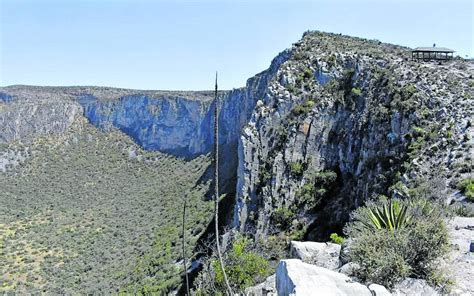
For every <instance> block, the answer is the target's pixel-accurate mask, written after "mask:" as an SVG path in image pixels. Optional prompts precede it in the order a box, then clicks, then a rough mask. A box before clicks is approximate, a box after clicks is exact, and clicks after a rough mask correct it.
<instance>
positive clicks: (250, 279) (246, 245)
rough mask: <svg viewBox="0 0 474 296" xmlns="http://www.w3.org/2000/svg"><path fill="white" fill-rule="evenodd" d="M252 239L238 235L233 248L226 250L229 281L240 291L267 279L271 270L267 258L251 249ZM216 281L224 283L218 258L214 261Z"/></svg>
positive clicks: (219, 283)
mask: <svg viewBox="0 0 474 296" xmlns="http://www.w3.org/2000/svg"><path fill="white" fill-rule="evenodd" d="M250 243H251V241H250V240H249V239H247V238H246V237H237V238H236V240H235V241H234V242H233V243H232V249H231V250H229V251H228V252H226V255H227V256H226V258H225V270H226V273H227V277H228V279H229V283H230V284H231V285H232V286H233V287H234V289H237V290H239V291H242V290H244V289H246V288H248V287H250V286H253V285H255V284H256V283H259V282H261V281H263V280H264V279H265V277H266V276H268V274H269V272H270V265H269V263H268V261H267V260H265V258H263V257H262V256H260V255H259V254H257V253H256V252H254V251H253V250H252V249H251V246H250ZM212 267H213V269H214V271H215V281H216V283H217V284H218V285H220V286H223V285H224V275H223V272H222V269H221V266H220V263H219V261H218V260H217V259H214V260H213V261H212Z"/></svg>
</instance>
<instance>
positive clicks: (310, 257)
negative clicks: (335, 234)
mask: <svg viewBox="0 0 474 296" xmlns="http://www.w3.org/2000/svg"><path fill="white" fill-rule="evenodd" d="M340 252H341V245H338V244H333V243H318V242H299V241H292V242H291V249H290V254H291V257H292V258H295V259H301V261H303V262H305V263H309V264H314V265H316V266H319V267H324V268H328V269H331V270H336V269H337V268H339V265H340V262H339V254H340Z"/></svg>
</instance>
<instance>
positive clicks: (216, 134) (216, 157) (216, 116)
mask: <svg viewBox="0 0 474 296" xmlns="http://www.w3.org/2000/svg"><path fill="white" fill-rule="evenodd" d="M214 103H215V105H216V106H215V112H214V165H215V176H214V178H215V182H214V183H215V184H214V185H215V189H214V194H215V199H214V220H215V232H216V248H217V256H218V257H219V263H220V265H221V269H222V275H223V277H224V281H225V285H226V288H227V293H228V294H229V295H233V293H232V288H231V287H230V284H229V280H228V278H227V274H226V272H225V268H224V260H223V259H222V252H221V246H220V243H219V97H218V95H217V72H216V89H215V101H214Z"/></svg>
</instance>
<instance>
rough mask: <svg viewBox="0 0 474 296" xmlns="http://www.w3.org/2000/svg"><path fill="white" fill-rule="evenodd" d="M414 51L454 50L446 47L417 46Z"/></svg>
mask: <svg viewBox="0 0 474 296" xmlns="http://www.w3.org/2000/svg"><path fill="white" fill-rule="evenodd" d="M412 51H425V52H454V50H452V49H449V48H446V47H417V48H415V49H413V50H412Z"/></svg>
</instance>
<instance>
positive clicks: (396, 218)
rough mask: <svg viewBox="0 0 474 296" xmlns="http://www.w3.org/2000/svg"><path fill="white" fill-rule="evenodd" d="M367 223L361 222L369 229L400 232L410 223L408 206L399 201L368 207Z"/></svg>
mask: <svg viewBox="0 0 474 296" xmlns="http://www.w3.org/2000/svg"><path fill="white" fill-rule="evenodd" d="M366 214H367V217H368V218H369V219H368V220H367V221H360V222H362V223H363V225H364V226H365V227H367V228H373V229H388V230H390V231H396V230H399V229H401V228H403V227H405V226H407V225H408V224H409V223H410V220H411V216H410V215H409V214H408V206H407V205H406V204H404V203H402V202H400V201H399V200H391V201H389V202H384V203H382V204H380V205H374V206H370V207H367V212H366Z"/></svg>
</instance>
